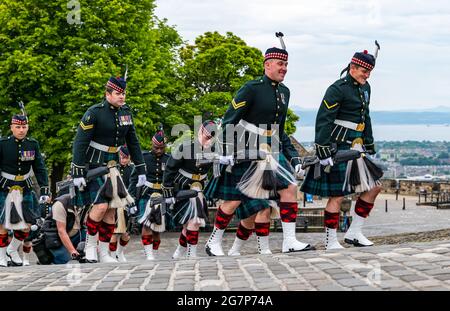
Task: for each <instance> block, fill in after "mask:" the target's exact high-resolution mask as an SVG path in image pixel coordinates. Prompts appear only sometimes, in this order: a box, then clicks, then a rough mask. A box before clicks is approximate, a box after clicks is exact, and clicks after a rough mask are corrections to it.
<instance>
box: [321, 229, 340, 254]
mask: <svg viewBox="0 0 450 311" xmlns="http://www.w3.org/2000/svg"><path fill="white" fill-rule="evenodd" d="M343 248H344V247H343V246H342V245H341V244H339V241H338V239H337V229H331V228H325V249H327V250H332V249H343Z"/></svg>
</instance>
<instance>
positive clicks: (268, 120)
mask: <svg viewBox="0 0 450 311" xmlns="http://www.w3.org/2000/svg"><path fill="white" fill-rule="evenodd" d="M277 35H278V34H277ZM281 35H282V34H281ZM282 46H283V49H279V48H276V47H274V48H269V49H268V50H267V51H266V53H265V57H264V76H263V77H260V78H257V79H256V80H253V81H249V82H247V83H246V84H245V85H244V86H242V87H241V88H240V89H239V90H238V92H237V94H236V96H235V98H234V99H233V101H232V103H231V105H230V106H229V108H228V110H227V112H226V113H225V116H224V120H223V124H224V127H225V131H224V133H225V134H224V136H225V138H224V139H225V142H226V145H227V146H230V145H234V149H237V147H236V146H246V147H247V148H257V149H259V150H262V149H264V150H266V151H267V150H268V149H269V150H270V149H277V150H279V151H280V154H279V163H278V162H277V161H275V160H274V159H272V160H273V161H272V162H271V163H270V164H274V165H275V166H276V177H274V178H272V179H271V180H270V181H269V180H267V179H266V178H262V177H263V176H264V174H263V173H262V172H264V173H266V170H264V169H259V168H256V169H255V166H254V165H255V164H256V163H257V162H254V163H251V164H250V163H249V162H243V163H239V164H236V165H233V162H234V161H233V155H231V153H232V152H235V151H236V150H232V151H229V150H228V151H227V153H226V155H225V156H222V157H221V163H222V164H224V165H233V166H232V168H231V172H227V170H225V171H224V172H223V173H222V174H221V176H220V177H219V180H218V182H217V183H216V184H217V186H216V187H215V188H214V189H208V194H209V196H210V197H212V198H218V199H223V200H224V203H223V204H222V205H221V206H220V207H219V208H218V211H217V214H216V220H215V225H214V230H213V232H212V234H211V236H210V238H209V240H208V242H207V243H206V252H207V253H208V254H209V255H210V256H223V255H224V253H223V250H222V245H221V243H222V236H223V233H224V231H225V228H226V227H227V225H228V223H229V222H230V220H231V218H232V216H233V213H234V211H235V210H236V208H237V207H238V206H239V205H240V204H241V202H242V201H246V200H250V199H252V198H257V199H270V198H271V197H270V196H272V198H276V197H277V196H279V199H280V203H279V207H280V214H281V221H282V227H283V246H282V251H283V252H292V251H305V250H310V249H313V247H312V246H311V245H309V244H306V243H302V242H299V241H298V240H297V239H296V237H295V229H296V217H297V210H298V206H297V198H296V193H297V184H296V181H295V178H294V177H293V175H292V174H293V171H294V170H295V172H300V170H301V165H300V163H299V160H298V153H297V151H296V149H295V148H294V146H293V145H292V143H291V142H290V139H289V137H288V136H287V134H286V133H285V132H284V124H285V121H286V115H287V109H288V103H289V95H290V92H289V89H288V88H287V87H286V86H285V85H284V84H283V83H281V82H282V81H283V80H284V77H285V75H286V73H287V64H288V52H287V51H286V49H285V48H284V43H282ZM229 125H237V126H238V127H241V128H243V129H244V133H242V134H240V133H238V137H236V138H235V139H237V143H236V142H235V143H231V142H228V140H229V138H228V137H227V136H229V134H227V126H228V128H229ZM277 128H278V129H279V130H278V131H279V133H277V132H276V131H277ZM244 134H245V135H244ZM231 139H232V138H231ZM261 141H266V142H267V144H266V146H265V148H262V147H263V146H262V145H263V144H261V145H260V144H259V143H258V142H261ZM267 146H269V148H268V147H267ZM270 146H271V147H270ZM258 162H259V163H261V162H262V163H263V164H264V162H265V161H258ZM290 164H292V165H293V166H294V167H295V169H293V168H292V167H291V165H290ZM252 170H253V171H254V172H255V174H254V176H253V177H251V178H247V177H248V176H250V175H251V174H249V173H251V172H252ZM256 173H259V178H257V177H258V176H257V174H256ZM269 176H270V175H269ZM261 180H262V182H263V183H266V184H269V186H271V187H274V188H273V189H272V191H270V196H269V195H267V196H266V193H265V192H264V191H260V189H259V188H260V187H257V186H256V184H257V183H260V182H261ZM211 187H212V186H211ZM246 187H249V188H250V189H251V188H253V190H255V191H250V192H253V193H262V192H264V193H263V194H264V195H263V196H258V195H250V194H249V192H248V191H246V190H248V189H245V188H246ZM275 188H276V189H275ZM243 191H244V192H245V193H246V194H244V192H243ZM267 192H268V191H267ZM274 192H277V193H275V194H274Z"/></svg>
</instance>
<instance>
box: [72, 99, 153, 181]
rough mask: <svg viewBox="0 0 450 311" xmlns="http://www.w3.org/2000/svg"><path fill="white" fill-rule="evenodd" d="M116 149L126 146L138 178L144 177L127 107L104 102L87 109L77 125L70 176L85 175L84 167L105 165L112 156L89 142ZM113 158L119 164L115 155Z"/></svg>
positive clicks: (137, 144)
mask: <svg viewBox="0 0 450 311" xmlns="http://www.w3.org/2000/svg"><path fill="white" fill-rule="evenodd" d="M91 141H94V142H96V143H99V144H102V145H106V146H109V147H113V148H114V147H119V146H122V145H124V144H125V143H126V145H127V147H128V150H129V151H130V155H131V159H132V160H133V162H134V164H135V166H136V170H137V171H138V173H139V175H141V174H145V164H144V159H143V158H142V153H141V148H140V145H139V140H138V138H137V136H136V129H135V127H134V123H133V118H132V115H131V110H130V107H128V106H127V105H124V106H122V107H114V106H113V105H111V104H109V103H108V101H107V100H106V99H104V100H103V101H102V102H101V103H100V104H97V105H94V106H92V107H90V108H89V109H88V110H87V111H86V113H85V114H84V116H83V118H82V119H81V122H80V125H79V126H78V130H77V134H76V136H75V141H74V143H73V160H72V167H71V171H72V172H71V174H72V176H73V177H81V176H84V175H85V173H86V172H85V170H86V165H87V164H88V165H89V166H91V167H95V166H100V165H104V164H106V163H107V162H108V160H110V156H111V154H108V152H104V151H100V150H98V149H96V148H93V147H91V146H89V143H90V142H91ZM113 153H115V155H114V158H115V160H116V161H117V162H118V160H119V158H118V152H117V151H116V152H113Z"/></svg>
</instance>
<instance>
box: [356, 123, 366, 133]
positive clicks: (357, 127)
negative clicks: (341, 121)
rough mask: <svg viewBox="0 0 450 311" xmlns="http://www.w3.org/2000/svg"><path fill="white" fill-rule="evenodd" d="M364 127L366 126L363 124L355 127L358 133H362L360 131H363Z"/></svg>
mask: <svg viewBox="0 0 450 311" xmlns="http://www.w3.org/2000/svg"><path fill="white" fill-rule="evenodd" d="M365 127H366V124H365V123H358V125H357V126H356V130H357V131H358V132H362V131H364V128H365Z"/></svg>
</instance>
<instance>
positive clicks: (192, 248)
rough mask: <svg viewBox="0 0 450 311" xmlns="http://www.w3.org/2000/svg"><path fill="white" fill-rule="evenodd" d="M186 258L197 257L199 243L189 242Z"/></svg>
mask: <svg viewBox="0 0 450 311" xmlns="http://www.w3.org/2000/svg"><path fill="white" fill-rule="evenodd" d="M186 258H187V259H189V258H197V244H195V245H192V244H189V243H188V245H187V250H186Z"/></svg>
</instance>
